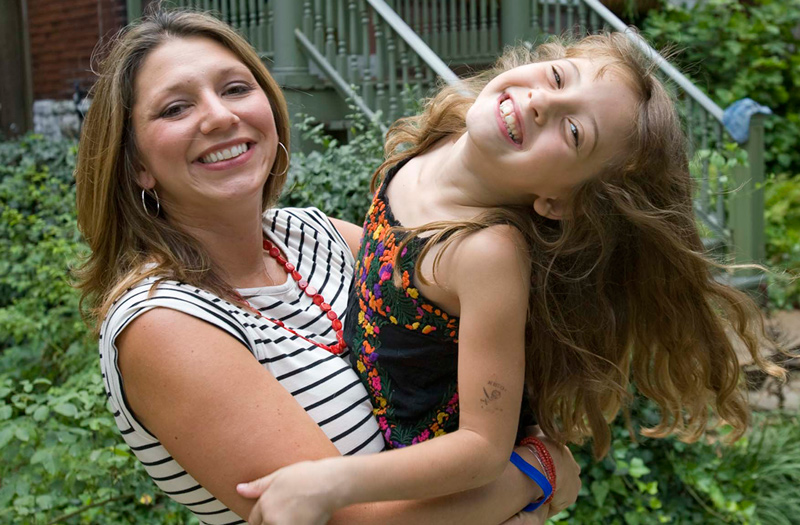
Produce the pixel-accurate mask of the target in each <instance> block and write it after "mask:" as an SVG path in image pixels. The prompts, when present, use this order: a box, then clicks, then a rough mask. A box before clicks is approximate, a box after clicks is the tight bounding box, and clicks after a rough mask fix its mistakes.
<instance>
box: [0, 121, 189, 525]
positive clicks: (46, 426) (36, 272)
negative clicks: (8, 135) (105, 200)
mask: <svg viewBox="0 0 800 525" xmlns="http://www.w3.org/2000/svg"><path fill="white" fill-rule="evenodd" d="M75 151H76V145H75V144H74V143H71V142H49V141H46V140H43V139H42V138H41V137H36V136H28V137H25V138H23V139H22V140H20V141H15V142H4V143H0V216H2V220H0V253H3V257H2V259H1V260H0V522H2V523H45V522H50V521H51V520H54V519H58V518H59V517H65V516H67V515H69V514H71V513H74V512H77V511H80V510H82V511H83V512H79V513H78V514H77V515H76V516H75V517H74V518H72V519H70V520H67V522H69V523H188V522H189V521H188V518H187V516H188V512H186V511H185V510H183V509H181V508H179V507H178V506H177V505H175V504H173V503H171V502H170V501H169V500H168V499H167V498H166V497H165V496H163V495H159V494H157V493H156V489H155V487H154V486H153V484H152V483H151V482H150V481H149V480H148V479H147V477H146V475H145V474H144V469H143V468H142V467H141V466H140V465H139V463H138V462H137V461H136V460H135V458H134V457H133V455H132V454H131V453H130V452H129V450H128V448H127V446H126V445H124V443H123V442H122V440H121V439H120V436H119V432H118V431H117V429H116V425H115V423H114V420H113V418H112V416H111V413H110V412H109V410H108V408H107V406H106V395H105V391H104V388H103V384H102V380H101V377H100V370H99V366H98V363H97V343H96V341H95V340H94V339H93V338H92V337H91V336H90V335H89V333H88V330H87V328H86V326H85V324H84V323H83V321H82V320H81V318H80V315H79V313H78V293H77V292H76V290H75V289H74V288H73V287H72V286H71V279H70V274H69V268H70V265H71V264H74V262H75V261H76V260H77V258H78V257H80V256H81V255H82V254H85V253H86V250H87V248H86V246H85V245H84V244H83V243H82V242H81V240H80V236H79V234H78V231H77V225H76V218H75V191H74V187H73V176H72V172H73V170H74V168H75ZM194 522H196V520H194Z"/></svg>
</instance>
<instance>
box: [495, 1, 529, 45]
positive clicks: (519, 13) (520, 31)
mask: <svg viewBox="0 0 800 525" xmlns="http://www.w3.org/2000/svg"><path fill="white" fill-rule="evenodd" d="M530 20H531V5H530V2H529V1H527V0H525V1H522V2H520V1H519V0H500V41H501V42H502V44H503V46H510V45H514V44H518V43H519V42H520V40H528V41H531V42H532V41H533V40H534V39H535V38H536V36H537V35H534V34H533V33H532V32H531V27H530Z"/></svg>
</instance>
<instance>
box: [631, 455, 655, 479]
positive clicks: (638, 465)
mask: <svg viewBox="0 0 800 525" xmlns="http://www.w3.org/2000/svg"><path fill="white" fill-rule="evenodd" d="M628 473H629V474H630V475H631V476H633V477H634V478H640V477H642V476H644V475H645V474H650V469H649V468H647V467H646V466H645V465H644V462H643V461H642V458H633V459H632V460H631V465H630V468H629V469H628Z"/></svg>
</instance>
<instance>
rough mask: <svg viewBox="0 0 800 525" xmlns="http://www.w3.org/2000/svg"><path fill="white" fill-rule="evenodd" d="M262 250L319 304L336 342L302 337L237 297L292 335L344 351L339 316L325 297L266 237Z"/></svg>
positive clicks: (337, 350) (318, 344) (313, 343)
mask: <svg viewBox="0 0 800 525" xmlns="http://www.w3.org/2000/svg"><path fill="white" fill-rule="evenodd" d="M264 251H266V252H267V253H268V254H269V255H270V256H271V257H272V258H273V259H275V260H276V261H278V263H279V264H280V265H281V266H283V269H284V270H286V273H287V274H289V275H290V276H291V277H292V279H294V280H295V282H296V283H297V286H298V287H299V288H300V289H301V290H302V291H303V292H305V294H306V295H307V296H309V297H311V301H312V302H313V303H314V304H315V305H317V306H319V309H320V310H322V312H323V313H324V314H325V316H326V317H327V318H328V319H330V321H331V326H332V327H333V330H334V332H335V333H336V343H334V344H332V345H325V344H322V343H318V342H316V341H312V340H311V339H308V338H307V337H304V336H302V335H300V334H298V333H297V332H295V331H294V330H292V329H291V328H289V327H288V326H286V325H285V324H284V323H283V321H281V320H279V319H272V318H271V317H267V316H265V315H264V314H262V313H261V312H260V311H258V309H257V308H254V307H253V305H251V304H250V303H249V302H247V300H246V299H245V298H244V297H242V296H241V295H240V296H239V297H240V298H241V300H242V301H244V303H245V304H246V305H247V306H249V307H250V309H251V310H252V311H253V312H255V313H256V315H258V316H259V317H263V318H264V319H268V320H270V321H272V322H273V323H275V324H276V325H278V326H280V327H281V328H283V329H284V330H287V331H289V332H291V333H293V334H294V335H296V336H297V337H299V338H301V339H303V340H305V341H308V342H309V343H311V344H312V345H314V346H318V347H320V348H322V349H323V350H327V351H328V352H330V353H332V354H337V355H338V354H341V353H342V352H344V350H345V348H347V345H346V344H345V342H344V335H343V333H342V322H341V321H340V320H339V316H338V315H336V312H334V311H333V310H332V309H331V305H329V304H328V303H326V302H325V298H324V297H322V294H319V293H317V290H316V288H314V287H313V286H309V285H308V281H306V280H305V279H303V276H302V275H300V272H298V271H297V269H296V268H295V267H294V265H293V264H292V263H290V262H289V261H287V260H286V259H284V258H283V256H282V255H281V251H280V250H279V249H278V247H277V246H275V245H273V244H272V243H271V242H270V241H268V240H267V239H264Z"/></svg>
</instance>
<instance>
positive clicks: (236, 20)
mask: <svg viewBox="0 0 800 525" xmlns="http://www.w3.org/2000/svg"><path fill="white" fill-rule="evenodd" d="M130 1H131V0H128V2H129V3H130ZM137 2H138V3H141V0H137ZM272 4H273V2H269V1H266V0H169V2H168V5H170V6H176V7H189V8H192V9H197V10H200V11H211V12H213V13H214V14H216V15H217V16H218V18H220V19H221V20H224V21H225V22H227V23H228V24H229V25H231V26H232V27H234V28H236V29H237V30H239V32H240V33H241V34H243V35H244V36H245V37H246V38H247V40H249V41H250V43H251V44H252V45H253V47H255V48H256V49H257V50H258V51H259V54H260V55H261V56H262V58H267V59H271V58H272V57H273V56H274V54H275V51H274V47H273V46H274V43H275V38H274V35H273V29H274V27H275V17H274V13H273V11H272Z"/></svg>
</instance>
